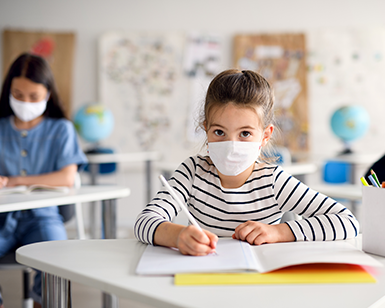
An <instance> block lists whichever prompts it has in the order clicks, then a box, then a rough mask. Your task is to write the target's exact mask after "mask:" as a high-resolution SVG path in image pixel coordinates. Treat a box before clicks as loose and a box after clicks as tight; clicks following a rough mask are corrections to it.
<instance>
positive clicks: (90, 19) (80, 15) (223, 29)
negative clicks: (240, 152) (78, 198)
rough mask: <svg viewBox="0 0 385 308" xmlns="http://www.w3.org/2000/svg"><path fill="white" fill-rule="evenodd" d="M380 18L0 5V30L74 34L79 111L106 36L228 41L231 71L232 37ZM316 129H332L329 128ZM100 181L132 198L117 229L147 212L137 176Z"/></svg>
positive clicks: (240, 0)
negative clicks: (205, 35) (132, 33)
mask: <svg viewBox="0 0 385 308" xmlns="http://www.w3.org/2000/svg"><path fill="white" fill-rule="evenodd" d="M384 12H385V1H383V0H365V1H363V0H323V1H319V0H313V1H312V0H268V1H266V0H237V1H228V0H222V1H220V0H194V1H180V0H164V1H161V0H141V1H134V0H108V1H107V0H66V1H57V0H54V1H53V0H0V30H1V31H2V30H4V29H5V28H12V29H25V30H48V31H74V32H76V35H77V43H76V51H75V66H74V76H73V104H74V109H76V108H77V107H79V106H81V105H82V104H84V103H86V102H90V101H96V100H97V93H98V91H97V86H98V85H97V48H96V46H97V39H98V37H99V36H100V35H101V34H102V33H104V32H105V31H109V30H140V31H143V30H149V31H175V30H176V31H190V30H196V31H209V32H215V33H218V34H221V35H223V37H224V39H225V41H224V50H225V54H224V59H223V65H224V67H227V66H229V65H231V60H230V59H231V40H232V36H233V35H234V34H237V33H258V32H293V31H294V32H296V31H301V32H304V31H308V30H316V29H326V28H327V29H330V28H336V29H337V28H339V29H346V28H355V29H357V28H368V27H377V26H384V21H385V19H384ZM1 44H2V42H0V45H1ZM0 47H2V46H0ZM0 50H1V48H0ZM0 53H1V51H0ZM1 65H2V64H1V63H0V71H2V67H1ZM0 78H2V76H1V77H0ZM310 103H311V102H310ZM367 107H368V109H370V106H369V105H368V106H367ZM317 108H322V106H312V105H310V113H311V114H310V123H311V121H312V118H314V117H316V115H317ZM369 112H374V113H375V110H374V111H370V110H369ZM317 129H329V128H328V124H327V123H325V127H324V128H320V127H318V128H317ZM377 136H378V139H376V140H377V142H374V143H373V142H372V141H371V142H370V144H365V142H364V141H363V143H361V144H360V145H361V146H363V147H364V148H366V149H368V150H370V151H374V152H379V153H380V152H382V151H384V152H385V145H384V144H381V141H382V140H384V137H385V132H384V133H382V132H379V133H378V135H377ZM312 142H316V140H313V141H312ZM137 177H139V178H137ZM85 180H86V179H85ZM102 181H106V182H108V181H116V182H119V183H120V184H125V185H128V186H130V187H131V188H132V190H133V193H132V195H131V197H130V198H127V199H126V200H123V201H121V202H120V203H119V224H120V225H126V224H127V223H128V224H129V223H130V222H132V221H133V219H134V217H135V216H136V213H137V212H138V211H139V210H140V208H141V207H142V206H143V205H144V192H143V186H144V185H143V182H144V179H142V178H141V174H140V173H137V172H135V174H134V176H132V175H122V174H117V175H114V176H111V177H110V178H105V179H102ZM154 181H156V180H154ZM128 206H129V207H128Z"/></svg>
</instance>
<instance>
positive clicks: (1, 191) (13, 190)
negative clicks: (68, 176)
mask: <svg viewBox="0 0 385 308" xmlns="http://www.w3.org/2000/svg"><path fill="white" fill-rule="evenodd" d="M33 191H56V192H68V191H69V188H68V187H67V186H50V185H43V184H36V185H31V186H24V185H20V186H15V187H3V188H0V195H8V194H28V193H30V192H33Z"/></svg>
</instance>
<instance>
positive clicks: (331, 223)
mask: <svg viewBox="0 0 385 308" xmlns="http://www.w3.org/2000/svg"><path fill="white" fill-rule="evenodd" d="M169 183H170V185H171V186H172V187H174V188H175V190H176V192H177V193H178V194H179V195H180V197H181V199H182V200H184V201H185V202H186V203H187V205H188V208H189V211H190V213H191V215H193V216H194V218H195V219H196V220H197V222H198V223H199V224H200V226H201V227H202V228H204V229H206V230H209V231H211V232H213V233H215V234H217V235H218V236H231V235H232V234H233V233H234V229H235V228H236V227H237V226H238V225H239V224H241V223H243V222H246V221H249V220H253V221H259V222H262V223H266V224H276V223H279V222H280V220H281V217H282V215H283V213H284V212H289V211H292V212H294V213H297V214H299V215H301V216H302V220H298V221H289V222H287V224H288V225H289V227H290V228H291V230H292V232H293V233H294V236H295V238H296V240H297V241H315V240H322V241H325V240H338V239H346V238H352V237H355V236H356V235H357V234H358V230H359V224H358V221H357V220H356V218H355V217H354V216H353V215H352V213H351V212H350V211H349V210H348V209H346V208H345V207H344V206H343V205H342V204H340V203H338V202H336V201H335V200H333V199H331V198H329V197H327V196H325V195H323V194H321V193H318V192H316V191H313V190H312V189H310V188H309V187H307V186H306V185H304V184H303V183H301V182H300V181H298V180H297V179H296V178H294V177H292V176H291V175H289V174H287V173H286V172H284V171H283V170H282V168H281V167H279V166H274V165H268V164H265V163H256V164H255V168H254V171H253V172H252V174H251V176H250V178H249V179H248V180H247V181H246V183H245V184H244V185H242V186H241V187H239V188H235V189H227V188H223V187H222V186H221V182H220V179H219V176H218V174H217V171H216V168H215V167H214V165H213V164H212V162H211V160H210V159H209V158H208V157H207V156H199V155H198V156H194V157H190V158H188V159H187V160H185V161H184V162H183V163H182V164H181V165H180V166H179V168H178V169H177V170H176V171H175V172H174V174H173V176H172V177H171V179H170V180H169ZM179 212H180V209H179V207H178V205H177V204H176V202H175V201H174V200H173V198H172V197H171V195H170V194H169V193H168V192H167V191H166V190H160V191H159V192H158V193H157V195H156V196H155V198H154V199H153V200H152V201H151V202H150V203H149V204H148V205H147V206H146V208H145V209H144V210H143V211H142V212H141V213H140V214H139V216H138V218H137V221H136V223H135V227H134V229H135V235H136V237H137V239H139V240H140V241H142V242H144V243H148V244H153V237H154V232H155V230H156V228H157V227H158V226H159V224H161V223H162V222H165V221H172V220H173V219H174V217H175V216H176V215H177V214H178V213H179Z"/></svg>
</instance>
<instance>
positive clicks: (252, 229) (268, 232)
mask: <svg viewBox="0 0 385 308" xmlns="http://www.w3.org/2000/svg"><path fill="white" fill-rule="evenodd" d="M233 238H234V239H238V240H242V241H245V242H248V243H249V244H251V245H261V244H265V243H277V242H292V241H294V240H295V237H294V234H293V232H291V230H290V228H289V226H288V225H287V224H278V225H267V224H263V223H260V222H256V221H247V222H245V223H243V224H240V225H239V226H238V227H236V228H235V231H234V234H233Z"/></svg>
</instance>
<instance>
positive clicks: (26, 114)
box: [9, 94, 49, 122]
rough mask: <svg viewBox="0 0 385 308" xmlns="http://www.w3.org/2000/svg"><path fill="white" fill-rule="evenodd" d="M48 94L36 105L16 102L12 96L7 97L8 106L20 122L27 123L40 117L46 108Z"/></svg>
mask: <svg viewBox="0 0 385 308" xmlns="http://www.w3.org/2000/svg"><path fill="white" fill-rule="evenodd" d="M48 97H49V94H47V97H46V99H44V100H42V101H40V102H36V103H29V102H22V101H19V100H17V99H16V98H14V97H13V95H12V94H10V95H9V103H10V106H11V108H12V110H13V112H14V113H15V115H16V116H17V117H18V118H19V119H20V120H22V121H23V122H29V121H32V120H34V119H36V118H37V117H39V116H41V115H42V114H43V113H44V111H45V109H46V108H47V100H48Z"/></svg>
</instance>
